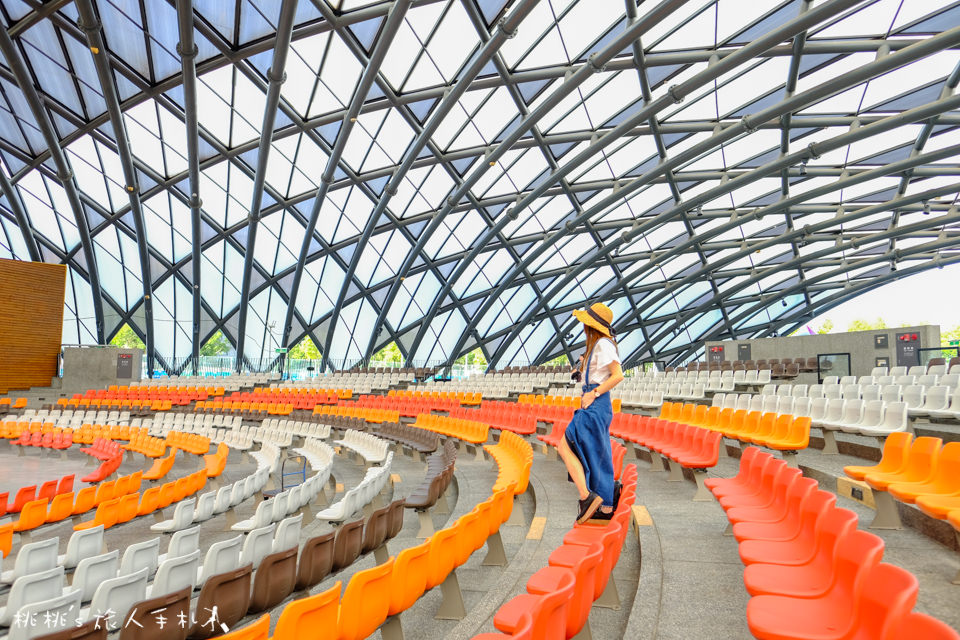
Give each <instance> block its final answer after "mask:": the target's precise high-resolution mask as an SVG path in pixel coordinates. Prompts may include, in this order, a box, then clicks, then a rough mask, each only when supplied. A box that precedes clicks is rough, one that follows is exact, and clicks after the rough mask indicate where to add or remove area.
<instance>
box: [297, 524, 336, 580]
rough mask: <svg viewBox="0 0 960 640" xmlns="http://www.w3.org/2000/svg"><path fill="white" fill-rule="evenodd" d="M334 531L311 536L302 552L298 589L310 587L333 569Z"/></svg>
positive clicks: (298, 572) (298, 573) (298, 571)
mask: <svg viewBox="0 0 960 640" xmlns="http://www.w3.org/2000/svg"><path fill="white" fill-rule="evenodd" d="M334 535H335V533H334V532H333V531H331V532H329V533H325V534H323V535H322V536H316V537H314V538H310V539H309V540H307V542H306V543H305V544H304V545H303V551H301V552H300V566H299V568H298V570H297V584H296V589H297V590H298V591H302V590H304V589H309V588H310V587H313V586H315V585H318V584H320V582H321V581H322V580H323V579H324V578H326V577H327V575H329V573H330V571H331V569H333V543H334Z"/></svg>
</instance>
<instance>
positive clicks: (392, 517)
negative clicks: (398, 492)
mask: <svg viewBox="0 0 960 640" xmlns="http://www.w3.org/2000/svg"><path fill="white" fill-rule="evenodd" d="M405 503H406V501H405V500H404V499H403V498H401V499H399V500H394V501H393V502H391V503H390V506H389V507H388V512H387V540H390V539H391V538H396V537H397V534H399V533H400V530H401V529H403V507H404V505H405Z"/></svg>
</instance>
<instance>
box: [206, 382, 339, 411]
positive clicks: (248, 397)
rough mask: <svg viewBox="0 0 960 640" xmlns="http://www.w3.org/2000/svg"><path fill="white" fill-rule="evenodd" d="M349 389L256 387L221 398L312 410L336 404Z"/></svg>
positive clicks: (225, 400) (228, 400) (230, 400)
mask: <svg viewBox="0 0 960 640" xmlns="http://www.w3.org/2000/svg"><path fill="white" fill-rule="evenodd" d="M352 395H353V393H352V392H351V391H350V390H349V389H287V388H283V387H258V388H256V389H253V390H252V391H238V392H235V393H231V394H230V395H228V396H225V397H224V398H223V401H224V402H232V403H233V404H234V405H236V403H238V402H241V403H243V402H251V403H254V402H255V403H258V404H260V403H267V404H282V405H293V408H294V409H309V410H312V409H313V408H314V407H315V406H317V405H318V404H337V402H338V401H339V400H341V399H343V400H347V399H349V398H351V397H352Z"/></svg>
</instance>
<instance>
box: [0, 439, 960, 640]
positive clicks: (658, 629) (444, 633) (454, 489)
mask: <svg viewBox="0 0 960 640" xmlns="http://www.w3.org/2000/svg"><path fill="white" fill-rule="evenodd" d="M529 440H530V442H531V443H532V444H533V446H534V451H535V455H534V464H533V469H532V473H531V481H530V490H529V491H528V492H527V493H526V494H524V495H522V496H519V497H518V499H517V502H516V506H517V507H518V509H519V510H520V511H521V512H522V518H520V519H519V521H518V522H513V521H512V522H511V523H508V524H506V525H504V526H503V527H502V528H501V533H502V537H503V542H504V547H505V550H506V553H507V558H508V564H507V566H506V567H490V566H484V565H482V560H483V558H484V556H485V554H486V549H484V548H481V549H480V550H479V551H477V552H475V553H474V554H473V555H472V556H471V558H470V559H469V560H468V561H467V563H466V564H465V565H464V566H462V567H460V568H458V569H457V576H458V579H459V584H460V587H461V591H462V593H463V600H464V603H465V606H466V612H467V614H466V616H465V617H464V618H463V619H461V620H437V619H435V617H434V616H435V614H436V612H437V610H438V608H439V606H440V602H441V599H442V597H441V594H440V589H433V590H432V591H431V592H429V593H427V594H425V595H424V596H423V597H422V598H421V599H420V600H419V601H418V602H417V603H416V604H415V605H414V606H413V607H411V608H410V609H409V610H407V611H405V612H404V613H403V614H401V615H400V616H399V621H400V625H401V627H402V628H403V630H404V631H405V632H406V634H407V637H408V638H413V637H420V638H450V639H452V640H459V639H462V638H470V637H472V636H473V635H475V634H476V633H479V632H484V631H493V630H494V628H493V624H492V620H493V616H494V614H495V613H496V611H497V609H498V608H499V607H500V606H501V605H502V604H503V603H504V602H506V601H507V600H509V599H510V598H511V597H513V596H514V595H516V594H518V593H521V592H523V591H524V585H525V583H526V580H527V579H528V578H529V576H530V575H531V574H533V573H534V572H536V571H537V570H538V569H540V568H541V567H543V566H546V564H547V557H548V556H549V554H550V552H552V551H553V549H555V548H556V547H557V546H559V545H560V544H561V541H562V538H563V535H564V534H565V533H566V532H567V531H568V530H569V529H570V527H571V525H572V521H573V516H574V511H575V504H576V494H575V491H574V489H573V486H572V485H571V484H570V483H569V482H567V481H566V473H565V470H564V468H563V466H562V464H561V463H560V462H559V461H558V460H555V459H551V458H549V457H548V456H546V455H544V453H543V451H542V448H541V444H540V443H539V442H538V441H536V440H535V439H533V438H532V437H530V438H529ZM85 458H86V456H85V455H84V454H81V453H79V451H77V450H76V448H74V450H72V451H70V452H69V454H68V457H67V459H66V460H60V459H59V457H58V456H55V457H45V458H41V457H40V456H39V452H38V451H36V450H34V451H30V452H28V455H26V456H22V457H21V456H18V455H17V454H16V452H15V451H12V450H11V449H10V448H9V445H6V444H0V487H4V488H3V489H0V491H7V490H8V489H7V488H6V487H8V486H9V487H10V488H9V490H10V491H11V492H12V491H15V489H16V488H17V487H18V486H20V485H22V484H25V483H26V482H28V481H29V482H30V483H33V482H38V481H40V478H41V477H43V478H46V479H53V478H54V477H60V476H61V475H63V474H64V473H81V472H84V470H85V469H89V467H85V466H84V461H85ZM851 461H855V462H858V463H861V464H862V463H863V460H859V459H854V458H851V457H850V456H836V457H828V456H823V454H822V453H821V452H820V451H817V450H808V451H805V452H802V453H801V455H800V458H799V462H800V464H801V466H802V467H804V468H805V470H806V471H807V473H808V475H813V476H814V477H816V478H817V479H818V480H819V481H820V483H821V488H823V489H828V490H835V489H836V482H835V480H836V477H837V474H841V475H842V466H843V465H844V464H850V463H851ZM627 463H632V464H637V465H638V469H639V478H638V485H637V502H636V504H637V505H640V506H643V507H645V509H646V510H647V512H648V513H649V515H650V521H649V523H648V524H644V525H641V526H635V527H633V529H632V531H631V533H630V535H628V536H627V541H626V543H625V545H624V548H623V552H622V554H621V558H620V561H619V563H618V565H617V567H616V568H615V570H614V580H615V582H616V584H617V590H618V592H619V597H620V607H619V609H609V608H598V607H595V608H594V609H593V611H592V613H591V616H590V626H591V630H592V636H593V638H595V639H597V640H607V639H618V638H624V637H629V638H644V639H647V638H649V639H674V638H676V639H683V640H697V639H700V638H703V639H708V638H709V639H711V640H712V639H715V638H749V637H750V634H749V631H748V629H747V625H746V618H745V610H746V605H747V601H748V599H749V597H748V594H747V593H746V590H745V589H744V587H743V582H742V574H743V565H742V564H741V563H740V560H739V557H738V555H737V544H736V541H735V540H734V539H733V538H732V537H727V536H723V535H722V531H723V529H724V527H725V525H726V519H725V517H724V514H723V511H722V510H721V509H720V507H719V505H718V504H717V503H716V502H713V501H710V502H693V501H692V500H691V498H692V497H693V494H694V491H695V486H694V484H693V482H691V481H690V480H686V481H684V482H680V483H671V482H667V481H666V474H665V473H655V472H651V471H649V468H650V464H649V463H648V462H646V461H643V460H634V459H633V455H632V454H630V453H628V456H627ZM738 464H739V461H738V460H737V459H736V458H722V459H721V461H720V463H719V464H718V465H717V466H716V467H715V468H714V469H712V470H711V471H710V474H709V475H711V476H721V477H728V476H731V475H733V474H735V473H736V471H737V467H738ZM148 467H149V462H148V461H146V460H144V459H143V458H142V457H140V456H137V457H136V458H135V460H134V461H125V462H124V466H123V467H122V468H121V473H130V472H133V471H136V470H138V469H146V468H148ZM178 467H179V465H178ZM178 467H175V469H174V472H173V474H172V476H171V477H177V476H178V475H184V474H186V473H189V472H191V471H192V470H193V469H188V468H179V469H178ZM253 469H254V465H253V463H252V462H250V461H245V460H241V457H240V456H239V455H237V454H231V458H230V462H229V464H228V465H227V469H226V471H225V474H224V477H223V480H222V482H221V484H222V483H227V482H232V481H234V480H236V479H239V478H242V477H245V476H246V475H249V474H250V473H251V472H252V471H253ZM424 469H425V464H424V463H423V462H421V461H419V460H416V459H414V458H411V457H409V456H396V457H395V463H394V469H393V474H394V475H395V477H396V478H397V481H396V483H394V484H393V485H392V486H390V485H388V488H387V489H386V491H385V493H384V495H382V496H381V498H380V499H381V500H382V501H383V502H384V503H385V502H386V501H388V500H390V499H392V498H393V497H395V496H404V495H407V494H408V493H409V492H410V491H412V490H413V488H414V487H415V486H416V485H418V484H419V482H420V480H421V479H422V477H423V472H424ZM363 474H364V469H363V467H362V466H361V465H360V464H358V463H356V462H355V461H353V460H352V459H350V458H348V457H346V456H340V457H338V458H337V459H336V460H335V462H334V469H333V477H334V480H335V482H336V483H337V484H338V485H340V489H341V490H340V492H338V494H337V496H336V497H334V498H333V500H337V499H339V497H340V496H342V491H343V489H344V488H346V489H349V488H350V487H351V486H353V485H355V484H356V483H358V482H359V481H360V479H361V478H362V477H363ZM47 476H49V478H47ZM78 477H79V476H78ZM495 479H496V468H495V465H494V464H493V462H492V461H490V460H480V461H478V460H475V459H474V458H473V456H472V455H471V454H468V453H467V452H461V453H460V456H459V458H458V461H457V470H456V474H455V482H454V483H452V485H451V488H450V490H449V493H448V501H449V504H450V511H451V513H450V514H446V515H441V514H435V515H434V518H433V520H434V526H435V527H436V528H437V529H439V528H442V527H444V526H446V524H448V523H452V522H453V521H454V520H455V519H456V518H457V517H459V516H460V515H461V514H463V513H466V512H467V511H469V510H470V509H472V508H473V506H474V505H475V504H476V503H477V502H479V501H481V500H484V499H486V498H487V497H488V496H489V494H490V489H491V487H492V485H493V483H494V481H495ZM258 500H259V498H257V497H256V496H255V497H253V498H250V499H248V500H247V501H245V502H244V503H243V504H241V505H240V506H239V508H238V514H237V515H238V518H240V519H243V518H246V517H249V516H250V515H252V514H253V512H254V510H255V509H256V506H257V503H258ZM838 504H839V505H840V506H843V507H846V508H849V509H852V510H854V511H855V512H857V513H858V514H859V515H860V517H861V528H865V526H866V525H865V524H863V523H864V522H866V523H869V520H870V518H872V511H871V509H869V508H868V507H866V506H864V505H862V504H860V503H858V502H855V501H853V500H849V499H847V498H840V500H839V502H838ZM320 508H322V507H321V506H319V505H314V506H313V508H312V511H310V512H306V513H305V518H304V526H303V529H302V532H301V542H302V541H305V540H306V539H308V538H310V537H313V536H315V535H317V534H319V533H321V532H323V531H325V530H327V529H328V527H329V525H327V524H325V523H322V522H319V521H316V520H315V519H314V517H313V512H316V511H318V510H319V509H320ZM172 511H173V509H172V508H169V509H168V510H167V514H166V517H170V515H171V514H172ZM534 518H543V519H544V520H543V522H544V524H545V527H544V529H543V532H542V535H531V524H532V522H533V519H534ZM85 519H86V518H85ZM153 523H154V519H153V518H151V517H146V518H138V519H136V520H134V521H132V522H130V523H126V524H124V525H120V526H117V527H113V528H112V529H110V530H108V531H107V533H106V543H107V547H108V548H109V549H114V548H118V549H123V548H124V547H125V546H126V545H127V544H129V543H131V542H134V541H139V540H143V539H146V538H148V537H154V536H156V534H153V533H151V532H150V531H149V526H150V525H151V524H153ZM71 526H72V523H70V522H65V523H60V524H57V525H52V526H48V527H45V528H43V529H40V530H38V531H37V532H35V534H34V536H33V538H34V540H39V539H44V538H46V537H49V536H59V538H60V546H61V552H63V551H64V550H65V547H66V542H67V539H68V538H69V535H70V533H71V532H72V528H71ZM201 526H202V536H201V551H202V552H205V551H206V549H207V548H208V547H209V545H210V544H212V543H214V542H217V541H219V540H224V539H227V538H230V537H233V535H235V534H233V533H232V532H230V531H228V530H226V517H225V516H223V515H220V516H216V517H215V518H213V519H211V520H209V521H207V522H205V523H203V524H202V525H201ZM417 530H418V521H417V516H416V514H415V513H414V512H412V511H409V510H408V511H406V512H405V519H404V527H403V530H402V531H401V533H400V535H399V536H398V537H397V538H395V539H393V540H391V541H389V542H388V543H387V550H388V552H389V554H390V555H393V556H395V555H396V554H397V553H398V552H399V551H401V550H402V549H404V548H406V547H409V546H413V545H416V544H419V543H420V542H421V540H418V539H417V538H416V537H415V535H416V532H417ZM878 534H879V535H880V536H881V537H883V538H884V540H885V541H886V543H887V551H886V555H885V560H886V561H888V562H892V563H894V564H897V565H899V566H902V567H904V568H906V569H909V570H910V571H912V572H914V574H915V575H917V577H918V579H919V580H920V598H919V601H918V604H917V609H918V610H920V611H923V612H925V613H929V614H931V615H934V616H936V617H938V618H940V619H941V620H944V621H945V622H947V623H948V624H950V625H952V626H954V627H955V628H960V607H958V606H957V602H958V597H960V591H958V589H960V587H958V586H956V585H952V584H950V579H952V577H953V576H954V575H955V574H956V572H957V569H958V567H960V556H958V554H957V553H956V552H954V551H952V550H951V549H950V548H948V547H946V546H944V545H943V544H940V543H938V542H936V541H935V540H933V539H931V538H930V537H927V536H925V535H924V534H923V533H921V532H920V531H918V530H916V529H914V528H910V527H908V528H905V529H904V530H901V531H884V532H878ZM168 540H169V536H167V538H166V540H164V541H163V542H161V551H165V550H166V544H167V541H168ZM15 550H16V547H15ZM641 556H642V562H641ZM374 562H375V561H374V558H373V555H372V554H369V555H367V556H365V557H362V558H361V559H360V560H358V561H357V562H356V563H354V565H353V566H351V567H349V568H347V569H346V570H344V571H341V572H339V573H337V574H334V575H331V576H328V577H327V579H325V580H324V581H323V582H322V583H321V584H320V585H318V586H317V587H315V588H314V589H312V590H311V591H310V593H311V594H315V593H319V592H321V591H325V590H327V589H329V588H330V587H331V586H332V585H333V584H334V583H335V582H337V581H341V582H342V583H343V585H346V583H347V581H348V580H349V579H350V577H351V576H352V575H353V574H354V573H355V572H356V571H359V570H362V569H367V568H370V567H372V566H373V565H374ZM12 566H13V563H12V560H9V559H8V560H7V561H6V562H4V568H11V567H12ZM305 595H307V593H306V592H299V593H295V594H293V596H292V597H291V599H292V598H294V597H296V598H300V597H304V596H305ZM5 601H6V590H0V606H2V605H3V604H4V603H5ZM288 601H289V599H288ZM284 604H285V603H284ZM284 604H281V605H280V606H278V607H277V608H275V609H274V610H273V611H272V612H271V613H272V616H271V621H272V623H273V624H274V625H275V624H276V620H277V619H278V617H279V613H280V611H281V610H282V608H283V606H284ZM254 619H255V616H249V617H248V618H247V619H245V620H244V621H243V623H242V624H246V623H248V622H251V621H253V620H254ZM379 636H380V633H379V631H378V632H376V633H375V634H374V635H373V636H372V637H379Z"/></svg>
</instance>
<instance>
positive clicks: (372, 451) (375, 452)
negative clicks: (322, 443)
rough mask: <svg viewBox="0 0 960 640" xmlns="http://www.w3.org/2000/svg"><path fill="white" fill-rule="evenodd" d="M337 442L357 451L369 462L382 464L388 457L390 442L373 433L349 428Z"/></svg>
mask: <svg viewBox="0 0 960 640" xmlns="http://www.w3.org/2000/svg"><path fill="white" fill-rule="evenodd" d="M335 443H336V444H339V445H342V446H344V447H347V448H348V449H350V450H352V451H355V452H356V453H357V455H359V456H360V457H362V458H363V459H364V461H365V462H366V463H368V464H382V463H383V462H384V461H385V460H386V459H387V455H388V454H387V450H388V448H389V443H388V442H387V441H386V440H382V439H381V438H379V437H377V436H375V435H373V434H372V433H366V432H363V431H356V430H354V429H348V430H347V432H346V434H344V436H343V438H342V439H341V440H336V441H335Z"/></svg>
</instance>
